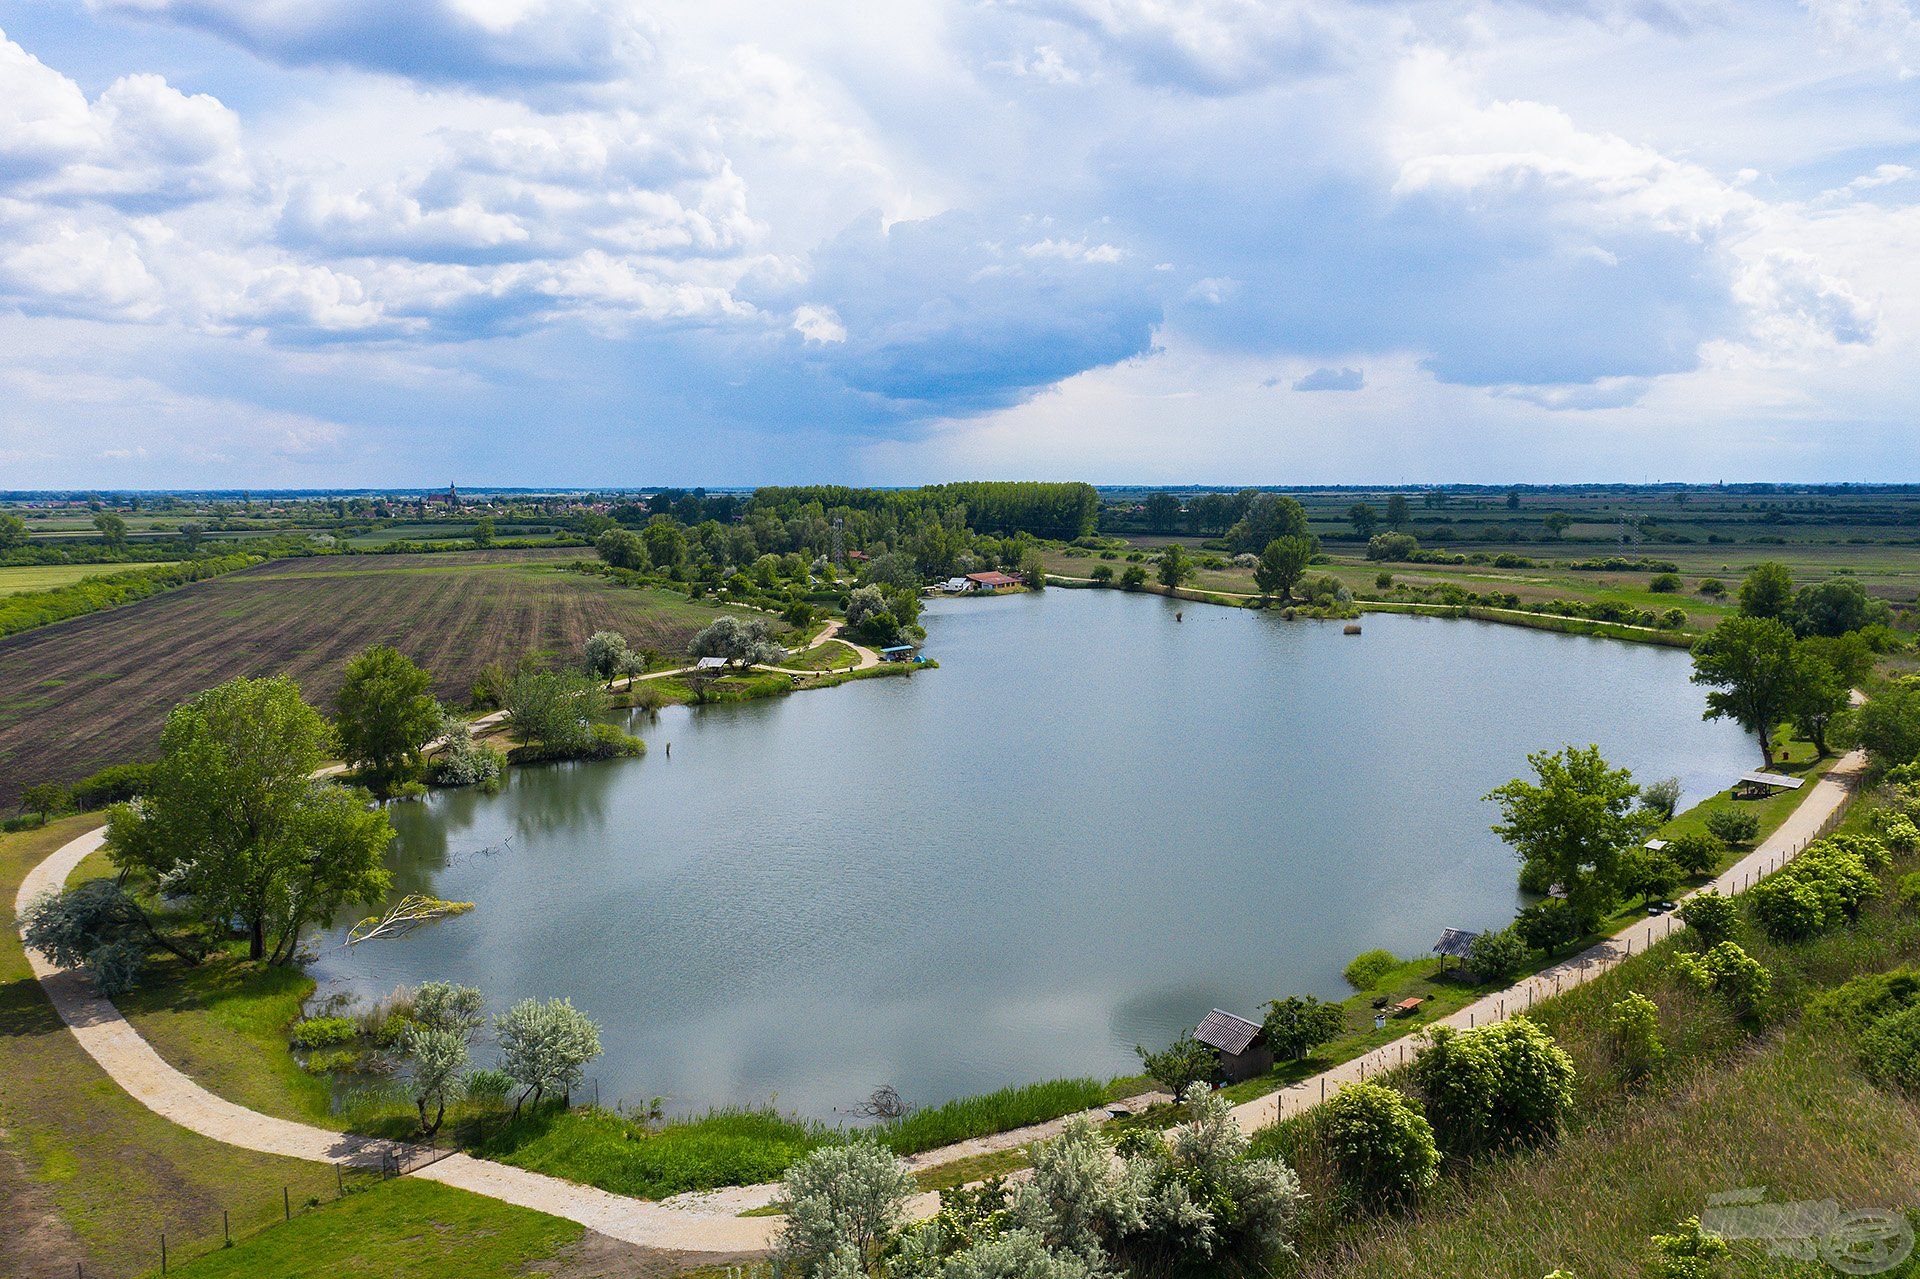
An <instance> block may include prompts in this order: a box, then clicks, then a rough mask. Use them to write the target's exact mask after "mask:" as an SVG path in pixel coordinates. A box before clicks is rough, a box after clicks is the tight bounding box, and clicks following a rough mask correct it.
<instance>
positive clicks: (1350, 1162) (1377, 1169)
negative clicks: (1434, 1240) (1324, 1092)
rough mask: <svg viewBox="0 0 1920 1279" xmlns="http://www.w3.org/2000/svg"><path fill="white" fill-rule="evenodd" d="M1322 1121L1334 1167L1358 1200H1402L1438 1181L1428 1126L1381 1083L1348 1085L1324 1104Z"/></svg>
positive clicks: (1434, 1148) (1399, 1095) (1410, 1105)
mask: <svg viewBox="0 0 1920 1279" xmlns="http://www.w3.org/2000/svg"><path fill="white" fill-rule="evenodd" d="M1324 1120H1325V1127H1324V1128H1323V1129H1322V1132H1323V1133H1324V1135H1325V1140H1326V1143H1327V1148H1328V1149H1329V1151H1331V1153H1332V1155H1333V1162H1334V1166H1335V1167H1337V1168H1338V1169H1339V1170H1340V1177H1341V1179H1342V1180H1343V1181H1345V1182H1346V1183H1347V1185H1348V1186H1350V1187H1351V1188H1352V1189H1353V1190H1354V1191H1355V1192H1356V1194H1357V1195H1358V1196H1359V1197H1360V1198H1361V1199H1362V1200H1363V1201H1366V1202H1372V1203H1379V1204H1386V1205H1398V1204H1403V1203H1407V1202H1409V1201H1411V1200H1413V1199H1414V1198H1416V1197H1418V1196H1419V1194H1420V1193H1421V1192H1422V1191H1425V1190H1428V1189H1431V1188H1432V1186H1433V1184H1434V1182H1436V1181H1438V1180H1439V1176H1440V1148H1439V1146H1437V1145H1436V1144H1435V1143H1434V1139H1433V1125H1432V1124H1430V1123H1428V1122H1427V1119H1426V1116H1424V1115H1422V1114H1421V1113H1420V1110H1419V1108H1418V1107H1416V1106H1415V1105H1414V1104H1413V1102H1412V1101H1410V1100H1409V1099H1408V1098H1407V1097H1406V1096H1405V1095H1404V1094H1402V1093H1400V1092H1398V1091H1396V1090H1394V1089H1392V1088H1389V1087H1387V1086H1386V1085H1385V1084H1376V1083H1358V1084H1348V1085H1347V1086H1346V1087H1344V1088H1342V1089H1341V1090H1340V1091H1339V1092H1337V1093H1335V1094H1334V1097H1333V1100H1332V1101H1330V1102H1328V1103H1327V1105H1326V1110H1325V1112H1324Z"/></svg>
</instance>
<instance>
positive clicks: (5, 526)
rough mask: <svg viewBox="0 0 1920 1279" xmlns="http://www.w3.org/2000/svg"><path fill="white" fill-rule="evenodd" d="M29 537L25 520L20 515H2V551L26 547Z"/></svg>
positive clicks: (0, 530)
mask: <svg viewBox="0 0 1920 1279" xmlns="http://www.w3.org/2000/svg"><path fill="white" fill-rule="evenodd" d="M29 537H30V535H29V534H28V532H27V522H26V521H25V520H23V519H21V518H20V517H19V516H18V515H0V551H11V550H15V549H17V548H19V547H22V546H25V545H26V544H27V542H28V540H29Z"/></svg>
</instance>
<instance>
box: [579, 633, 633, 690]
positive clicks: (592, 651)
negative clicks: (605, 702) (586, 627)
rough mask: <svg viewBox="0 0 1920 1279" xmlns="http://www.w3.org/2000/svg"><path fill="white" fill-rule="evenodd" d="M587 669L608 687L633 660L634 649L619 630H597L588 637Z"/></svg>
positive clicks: (610, 686) (611, 685)
mask: <svg viewBox="0 0 1920 1279" xmlns="http://www.w3.org/2000/svg"><path fill="white" fill-rule="evenodd" d="M586 657H587V669H588V670H589V671H591V672H592V673H593V676H594V678H595V679H598V680H601V681H603V682H604V683H605V684H606V686H607V687H608V688H612V687H613V681H614V680H615V679H616V678H617V677H618V676H619V675H620V673H621V672H622V671H624V670H626V669H627V667H628V666H630V665H631V664H632V662H633V650H632V649H629V648H628V647H627V637H626V636H624V635H622V634H621V633H620V632H619V631H595V632H594V633H593V634H591V635H589V636H588V637H587V647H586Z"/></svg>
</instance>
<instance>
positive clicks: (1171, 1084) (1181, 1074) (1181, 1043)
mask: <svg viewBox="0 0 1920 1279" xmlns="http://www.w3.org/2000/svg"><path fill="white" fill-rule="evenodd" d="M1133 1051H1134V1052H1136V1053H1138V1054H1139V1055H1140V1069H1141V1071H1142V1073H1144V1074H1146V1075H1147V1076H1148V1077H1149V1078H1151V1079H1153V1080H1155V1081H1156V1082H1158V1083H1161V1084H1163V1085H1165V1086H1166V1089H1167V1091H1168V1092H1171V1093H1172V1094H1173V1095H1174V1096H1176V1097H1180V1096H1184V1095H1185V1094H1186V1091H1187V1089H1189V1088H1191V1087H1192V1086H1193V1085H1195V1084H1204V1083H1207V1082H1208V1081H1209V1080H1211V1079H1212V1078H1213V1068H1214V1066H1215V1065H1216V1064H1218V1061H1219V1059H1218V1058H1217V1057H1215V1056H1214V1052H1213V1049H1211V1048H1209V1047H1207V1046H1206V1045H1205V1044H1203V1043H1201V1042H1200V1041H1199V1040H1197V1039H1195V1038H1194V1037H1193V1034H1192V1032H1191V1031H1182V1032H1181V1033H1180V1037H1179V1038H1178V1039H1176V1040H1174V1041H1173V1042H1172V1043H1170V1044H1168V1045H1167V1046H1166V1047H1165V1048H1162V1049H1161V1050H1160V1051H1159V1052H1157V1053H1156V1052H1148V1051H1147V1050H1146V1049H1145V1048H1144V1047H1141V1046H1139V1045H1137V1044H1136V1045H1135V1046H1134V1049H1133Z"/></svg>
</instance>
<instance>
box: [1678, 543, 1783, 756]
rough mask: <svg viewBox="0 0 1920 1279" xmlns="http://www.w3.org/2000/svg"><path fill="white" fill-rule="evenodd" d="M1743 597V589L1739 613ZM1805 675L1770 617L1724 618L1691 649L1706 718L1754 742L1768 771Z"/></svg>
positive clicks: (1695, 679) (1694, 675) (1777, 624)
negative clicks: (1732, 726) (1736, 728)
mask: <svg viewBox="0 0 1920 1279" xmlns="http://www.w3.org/2000/svg"><path fill="white" fill-rule="evenodd" d="M1749 580H1751V579H1749ZM1745 594H1746V591H1745V588H1742V590H1741V595H1742V596H1743V607H1744V596H1745ZM1805 675H1806V666H1805V663H1804V662H1802V661H1801V659H1800V657H1799V654H1798V653H1797V652H1796V649H1795V643H1794V638H1793V631H1792V630H1791V629H1789V628H1788V626H1787V624H1786V623H1785V622H1782V621H1778V620H1776V619H1775V618H1772V617H1754V616H1747V615H1745V614H1742V615H1740V616H1737V617H1729V618H1727V619H1726V620H1725V621H1723V622H1721V623H1720V624H1719V625H1718V626H1716V627H1714V628H1713V629H1712V630H1711V631H1709V632H1707V634H1705V635H1704V636H1702V637H1701V638H1700V640H1699V642H1698V643H1696V644H1695V645H1694V646H1693V682H1694V683H1696V684H1705V685H1706V686H1708V687H1709V688H1711V689H1712V690H1713V691H1712V692H1710V693H1708V694H1707V710H1706V715H1705V718H1707V719H1730V720H1732V721H1733V722H1734V723H1736V724H1738V725H1740V727H1742V728H1744V729H1746V730H1747V731H1748V732H1749V733H1752V734H1753V735H1754V736H1755V737H1757V738H1759V739H1760V759H1761V762H1762V764H1764V765H1765V766H1766V767H1768V768H1771V767H1773V730H1774V729H1775V728H1777V727H1779V725H1780V722H1781V721H1782V720H1784V719H1786V718H1787V716H1788V715H1790V714H1792V713H1793V706H1794V698H1795V696H1796V693H1797V690H1798V689H1799V687H1800V683H1801V680H1802V679H1803V678H1804V677H1805Z"/></svg>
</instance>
